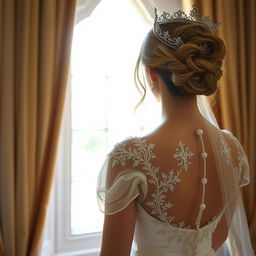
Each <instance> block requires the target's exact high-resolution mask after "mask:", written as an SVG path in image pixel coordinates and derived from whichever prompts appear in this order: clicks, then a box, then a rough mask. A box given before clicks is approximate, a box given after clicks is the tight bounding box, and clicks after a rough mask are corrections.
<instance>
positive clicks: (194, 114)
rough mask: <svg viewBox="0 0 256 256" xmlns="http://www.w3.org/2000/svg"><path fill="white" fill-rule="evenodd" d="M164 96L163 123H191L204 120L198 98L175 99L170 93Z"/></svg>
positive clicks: (162, 102) (162, 100) (162, 99)
mask: <svg viewBox="0 0 256 256" xmlns="http://www.w3.org/2000/svg"><path fill="white" fill-rule="evenodd" d="M162 95H163V96H162V97H161V104H162V121H163V122H164V123H166V122H168V123H169V122H179V123H183V122H185V123H189V122H190V121H196V120H201V119H202V115H201V113H200V111H199V109H198V106H197V99H196V96H191V97H175V96H173V95H170V93H168V94H162Z"/></svg>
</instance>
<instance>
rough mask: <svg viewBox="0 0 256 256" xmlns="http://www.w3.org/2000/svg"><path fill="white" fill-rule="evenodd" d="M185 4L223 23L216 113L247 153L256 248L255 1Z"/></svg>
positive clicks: (246, 194) (247, 194)
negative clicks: (223, 48)
mask: <svg viewBox="0 0 256 256" xmlns="http://www.w3.org/2000/svg"><path fill="white" fill-rule="evenodd" d="M182 1H183V7H184V8H185V9H186V10H187V9H188V6H189V8H190V9H191V7H192V4H194V3H198V4H199V12H200V15H202V16H210V17H211V18H212V19H213V20H214V22H221V25H220V27H219V28H218V29H217V34H218V35H219V36H220V37H221V38H223V39H224V41H225V42H226V46H227V56H226V59H225V63H224V66H223V67H224V76H223V77H222V79H221V81H220V90H219V92H218V94H217V97H216V99H215V100H216V104H215V107H214V111H215V114H216V116H217V119H218V121H219V124H220V126H221V127H222V128H224V129H227V130H230V131H231V132H233V134H234V135H235V136H236V137H237V138H238V139H239V141H240V142H241V143H242V145H243V147H244V148H245V151H246V152H247V154H248V158H249V163H250V168H251V172H250V176H251V183H250V185H249V186H247V187H245V188H244V189H243V191H242V192H243V198H244V205H245V210H246V214H247V218H248V224H249V228H250V232H251V237H252V243H253V246H254V249H256V160H255V159H256V136H255V131H256V122H255V119H256V112H255V111H256V100H255V99H256V50H255V47H256V30H255V26H256V0H235V1H234V0H224V1H223V0H207V1H206V0H182Z"/></svg>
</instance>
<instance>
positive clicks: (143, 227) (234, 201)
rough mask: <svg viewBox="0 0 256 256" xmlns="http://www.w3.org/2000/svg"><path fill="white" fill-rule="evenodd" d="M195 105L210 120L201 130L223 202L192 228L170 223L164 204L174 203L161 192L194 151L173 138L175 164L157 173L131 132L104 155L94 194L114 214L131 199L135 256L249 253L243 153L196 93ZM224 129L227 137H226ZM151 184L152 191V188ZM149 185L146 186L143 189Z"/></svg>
mask: <svg viewBox="0 0 256 256" xmlns="http://www.w3.org/2000/svg"><path fill="white" fill-rule="evenodd" d="M198 105H199V108H200V111H201V113H202V115H203V116H204V117H205V118H206V120H208V121H210V122H211V124H213V125H209V124H208V123H206V125H205V127H206V131H205V132H207V134H208V136H209V139H210V142H211V146H212V149H213V154H214V157H215V160H216V164H217V167H218V176H219V182H220V184H221V194H222V200H223V206H224V208H223V210H222V211H221V213H220V214H219V215H218V216H215V217H214V218H213V219H212V220H211V221H209V223H208V224H205V225H203V226H200V228H199V229H195V228H190V227H189V226H187V225H186V223H185V222H183V221H181V222H180V223H174V220H175V217H177V216H172V215H170V214H169V211H168V210H169V208H172V207H173V208H172V209H174V207H175V205H174V204H173V202H170V201H167V200H166V199H167V198H166V193H167V192H168V191H169V192H170V191H171V192H173V191H174V190H175V186H176V185H177V184H178V183H182V179H181V178H180V176H179V175H180V173H182V172H186V171H187V170H188V169H189V166H190V160H191V159H192V158H193V156H194V154H193V152H192V151H191V150H190V148H189V146H188V145H185V144H184V143H183V142H182V140H179V143H178V144H177V145H176V148H175V150H176V151H175V152H176V153H175V154H174V155H173V158H175V159H176V160H177V164H178V166H179V167H180V169H179V170H174V169H172V170H170V171H169V172H167V173H162V172H161V169H159V166H157V165H154V164H153V163H152V161H153V160H154V159H155V158H157V156H156V155H155V154H154V146H155V145H154V144H147V143H146V141H143V140H141V139H140V138H133V141H134V145H135V146H134V147H133V148H131V147H126V141H124V142H121V143H118V144H117V145H116V146H115V147H114V149H113V150H112V151H111V152H110V154H109V155H108V156H107V158H106V160H105V163H104V164H103V167H102V169H101V171H100V174H99V178H98V187H97V198H98V202H99V207H100V210H101V211H102V212H104V213H105V214H106V215H110V214H115V213H117V212H119V211H121V210H122V209H124V208H125V207H126V206H127V205H128V204H129V203H130V202H131V201H132V200H136V206H137V217H136V228H135V235H134V242H135V245H136V246H135V247H137V249H135V251H134V255H135V256H156V255H157V256H167V255H168V256H171V255H172V256H190V255H191V256H192V255H193V256H213V255H216V256H226V255H227V256H228V255H230V256H231V255H232V256H245V255H246V256H253V255H254V252H253V250H252V247H251V244H250V238H249V231H248V226H247V221H246V216H245V212H244V208H243V204H242V199H241V193H240V187H241V186H245V185H247V184H248V183H249V166H248V161H247V157H246V154H245V152H244V150H243V148H242V146H241V144H240V143H239V142H238V140H237V139H236V138H235V137H234V136H233V135H232V133H230V132H229V131H222V130H220V129H219V127H218V125H217V122H216V120H215V118H214V116H213V114H212V112H211V110H210V109H209V108H208V106H207V104H206V103H205V102H203V100H202V98H198ZM225 134H226V135H228V137H229V138H230V139H231V141H233V143H231V144H230V142H228V141H227V138H226V137H225V136H224V135H225ZM131 139H132V138H131ZM231 147H232V148H231ZM234 150H236V151H237V154H236V157H235V158H234V155H232V154H231V151H232V152H233V151H234ZM110 159H111V161H110ZM128 162H129V164H127V163H128ZM159 172H160V173H159ZM152 184H153V185H154V186H153V188H155V191H152ZM149 186H151V191H148V190H149ZM148 193H149V194H150V195H151V196H152V200H148V201H147V203H146V205H148V206H149V207H151V210H152V211H151V212H149V211H147V210H145V209H144V208H143V207H142V205H141V204H142V203H143V201H144V200H145V198H146V197H147V195H148ZM152 215H154V216H155V217H153V216H152ZM223 216H224V217H225V220H226V224H227V226H228V229H229V234H228V237H227V239H226V241H225V243H223V245H222V246H221V247H220V248H219V250H218V251H217V252H216V253H215V252H214V250H213V249H212V248H211V246H212V234H213V232H214V230H215V228H216V226H217V225H218V223H219V221H220V219H221V218H222V217H223Z"/></svg>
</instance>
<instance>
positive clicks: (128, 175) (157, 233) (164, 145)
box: [97, 5, 254, 256]
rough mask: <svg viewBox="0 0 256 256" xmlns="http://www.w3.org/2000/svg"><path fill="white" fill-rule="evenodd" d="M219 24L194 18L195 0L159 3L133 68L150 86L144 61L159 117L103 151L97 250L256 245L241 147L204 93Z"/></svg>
mask: <svg viewBox="0 0 256 256" xmlns="http://www.w3.org/2000/svg"><path fill="white" fill-rule="evenodd" d="M217 26H218V24H217V25H216V24H214V23H213V22H212V21H211V20H209V17H203V18H198V17H197V6H196V5H194V6H193V9H192V11H190V14H189V15H187V14H185V13H184V12H182V11H178V12H176V13H174V14H173V15H170V14H168V13H165V12H164V13H163V14H161V15H160V16H158V13H157V10H155V22H154V27H153V29H152V30H150V31H149V33H148V34H147V36H146V38H145V40H144V42H143V45H142V48H141V52H140V56H139V59H138V62H137V65H136V72H135V74H136V78H137V79H136V80H137V82H139V84H140V85H141V86H142V88H143V89H144V92H145V93H146V86H145V84H143V83H142V82H141V81H140V79H139V69H140V67H143V68H144V76H145V78H146V79H145V80H146V82H147V84H148V85H149V87H150V89H151V91H152V93H153V94H154V96H155V98H156V99H157V100H158V101H159V102H160V104H161V106H162V123H161V124H160V125H159V126H158V127H157V128H156V129H155V130H154V131H153V132H151V133H150V134H148V135H145V136H143V137H130V138H128V139H125V140H123V141H122V142H120V143H117V144H116V145H115V147H114V148H113V150H112V151H111V152H110V153H109V154H108V156H107V157H106V161H105V163H104V164H103V167H102V169H101V172H100V174H99V178H98V187H97V196H98V201H99V205H100V209H101V211H103V212H104V213H105V221H104V229H103V238H102V246H101V253H100V255H101V256H128V255H131V253H134V255H136V256H195V255H196V256H212V255H217V256H220V255H221V256H223V255H230V256H252V255H254V252H253V250H252V246H251V243H250V238H249V231H248V225H247V221H246V216H245V212H244V208H243V204H242V199H241V193H240V187H242V186H245V185H247V184H248V183H249V167H248V161H247V156H246V154H245V152H244V150H243V148H242V146H241V144H240V143H239V141H238V140H237V139H236V138H235V137H234V136H233V135H232V133H231V132H229V131H226V130H221V129H220V128H219V126H218V124H217V122H216V120H215V118H214V115H213V113H212V111H211V110H210V108H209V106H208V104H207V103H206V101H205V99H204V98H203V97H205V96H208V95H212V94H214V93H215V92H216V90H217V81H218V80H219V79H220V78H221V76H222V69H221V66H222V62H223V59H224V56H225V54H226V50H225V43H224V42H223V40H222V39H221V38H219V37H218V36H217V35H216V34H214V32H215V30H216V29H217ZM145 93H144V96H145ZM203 95H204V96H203ZM143 98H144V97H143ZM142 100H143V99H142ZM148 114H149V115H150V113H148ZM152 121H153V120H152Z"/></svg>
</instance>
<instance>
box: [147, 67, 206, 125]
mask: <svg viewBox="0 0 256 256" xmlns="http://www.w3.org/2000/svg"><path fill="white" fill-rule="evenodd" d="M145 71H146V72H145V74H146V79H147V83H148V85H149V86H150V89H151V91H152V93H153V95H154V96H155V98H156V99H157V101H158V102H159V103H160V104H161V107H162V122H163V123H162V124H167V123H174V122H175V123H177V122H178V123H183V122H184V123H187V122H190V121H193V122H195V121H196V120H198V121H199V120H202V118H203V117H202V115H201V113H200V111H199V109H198V106H197V98H196V95H186V96H177V95H174V94H172V93H170V91H169V89H168V87H167V86H168V85H166V84H165V81H164V80H163V79H162V77H161V76H160V75H159V74H158V73H157V72H156V71H155V70H154V68H151V67H145Z"/></svg>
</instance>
